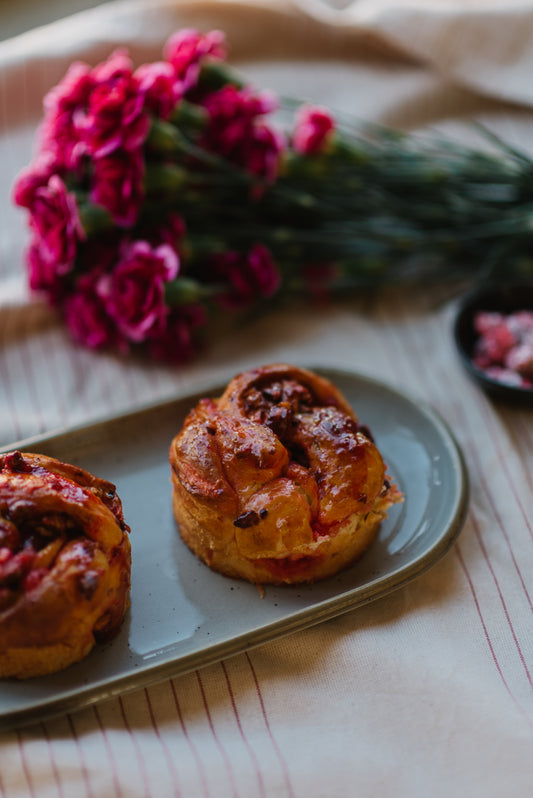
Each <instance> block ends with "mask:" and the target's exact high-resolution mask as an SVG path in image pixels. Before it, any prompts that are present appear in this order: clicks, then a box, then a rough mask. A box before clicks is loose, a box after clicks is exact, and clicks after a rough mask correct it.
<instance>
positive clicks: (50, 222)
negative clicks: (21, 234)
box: [27, 175, 85, 292]
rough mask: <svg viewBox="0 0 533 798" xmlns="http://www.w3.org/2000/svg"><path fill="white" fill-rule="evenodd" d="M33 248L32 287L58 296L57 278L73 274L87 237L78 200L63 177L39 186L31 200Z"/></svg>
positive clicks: (31, 260) (29, 258)
mask: <svg viewBox="0 0 533 798" xmlns="http://www.w3.org/2000/svg"><path fill="white" fill-rule="evenodd" d="M27 199H28V205H27V207H29V210H30V227H31V230H32V244H31V247H30V251H29V254H28V265H29V277H30V286H31V287H32V288H33V289H36V290H44V291H48V290H52V289H53V291H54V292H55V290H56V287H57V280H58V278H60V277H62V276H63V275H65V274H67V273H68V272H70V271H71V269H72V267H73V265H74V260H75V258H76V254H77V247H78V244H79V242H80V241H82V240H84V238H85V234H84V231H83V228H82V225H81V222H80V218H79V214H78V208H77V205H76V198H75V197H74V195H73V194H70V193H69V192H68V191H67V188H66V186H65V184H64V183H63V181H62V180H61V178H60V177H58V176H57V175H52V177H51V178H50V179H49V180H48V183H46V185H42V186H36V187H35V189H34V191H33V193H32V194H31V201H30V199H29V196H28V198H27Z"/></svg>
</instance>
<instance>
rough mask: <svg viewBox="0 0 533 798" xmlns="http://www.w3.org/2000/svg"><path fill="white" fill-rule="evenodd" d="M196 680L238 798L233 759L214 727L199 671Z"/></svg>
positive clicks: (211, 727) (210, 725)
mask: <svg viewBox="0 0 533 798" xmlns="http://www.w3.org/2000/svg"><path fill="white" fill-rule="evenodd" d="M196 679H197V681H198V686H199V688H200V693H201V695H202V701H203V705H204V709H205V713H206V717H207V721H208V723H209V728H210V729H211V734H212V735H213V739H214V741H215V744H216V746H217V748H218V750H219V751H220V755H221V756H222V759H223V761H224V765H225V767H226V771H227V773H228V776H229V780H230V785H231V791H232V793H233V795H234V796H235V798H237V795H238V793H237V785H236V784H235V773H234V772H233V767H232V764H231V759H230V757H229V756H228V753H227V751H226V749H225V748H224V746H223V745H222V743H221V742H220V739H219V737H218V734H217V733H216V729H215V726H214V723H213V717H212V715H211V710H210V709H209V703H208V701H207V696H206V694H205V689H204V685H203V682H202V677H201V675H200V672H199V671H196Z"/></svg>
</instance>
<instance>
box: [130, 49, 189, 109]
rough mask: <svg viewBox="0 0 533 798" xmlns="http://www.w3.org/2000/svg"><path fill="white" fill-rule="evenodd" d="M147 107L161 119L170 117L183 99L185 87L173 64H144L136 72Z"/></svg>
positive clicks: (158, 62) (163, 62)
mask: <svg viewBox="0 0 533 798" xmlns="http://www.w3.org/2000/svg"><path fill="white" fill-rule="evenodd" d="M135 77H136V79H137V81H138V83H139V92H140V94H141V96H143V97H144V104H145V107H146V108H147V109H148V110H149V111H151V112H152V113H153V114H154V115H155V116H157V117H158V118H159V119H168V118H169V116H170V115H171V113H172V111H173V110H174V108H175V107H176V104H177V103H178V101H179V100H180V99H181V97H182V94H183V88H182V85H181V82H180V81H178V80H177V79H176V72H175V70H174V68H173V67H172V65H171V64H169V63H167V62H165V61H157V62H156V63H153V64H142V66H140V67H139V68H138V69H137V71H136V72H135Z"/></svg>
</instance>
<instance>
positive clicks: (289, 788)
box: [245, 652, 294, 798]
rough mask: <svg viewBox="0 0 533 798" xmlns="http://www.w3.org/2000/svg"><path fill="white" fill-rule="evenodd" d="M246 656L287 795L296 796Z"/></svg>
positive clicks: (252, 669)
mask: <svg viewBox="0 0 533 798" xmlns="http://www.w3.org/2000/svg"><path fill="white" fill-rule="evenodd" d="M245 656H246V659H247V661H248V665H249V666H250V671H251V672H252V677H253V680H254V684H255V689H256V692H257V697H258V699H259V704H260V706H261V714H262V716H263V721H264V723H265V727H266V730H267V732H268V736H269V738H270V742H271V743H272V747H273V748H274V751H275V752H276V756H277V758H278V760H279V763H280V765H281V769H282V771H283V777H284V780H285V785H286V787H287V795H288V796H289V798H294V791H293V788H292V784H291V781H290V778H289V769H288V767H287V763H286V762H285V759H284V757H283V755H282V753H281V751H280V748H279V746H278V744H277V742H276V740H275V738H274V735H273V733H272V729H271V727H270V722H269V720H268V715H267V712H266V708H265V702H264V701H263V694H262V692H261V687H260V685H259V679H258V677H257V673H256V671H255V668H254V666H253V663H252V660H251V657H250V654H249V653H248V652H246V654H245Z"/></svg>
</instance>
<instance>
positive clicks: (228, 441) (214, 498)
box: [170, 363, 401, 584]
mask: <svg viewBox="0 0 533 798" xmlns="http://www.w3.org/2000/svg"><path fill="white" fill-rule="evenodd" d="M170 464H171V468H172V485H173V510H174V515H175V518H176V520H177V522H178V525H179V531H180V534H181V536H182V538H183V540H184V541H185V543H186V544H187V545H188V546H189V548H190V549H191V550H192V551H193V552H194V553H195V554H196V555H197V556H198V557H200V559H202V560H203V561H204V562H205V563H206V564H207V565H208V566H209V567H211V568H213V569H214V570H217V571H220V572H222V573H224V574H226V575H228V576H235V577H242V578H244V579H248V580H249V581H252V582H257V583H262V584H268V583H274V584H281V583H297V582H310V581H315V580H317V579H323V578H325V577H326V576H330V575H332V574H334V573H337V572H338V571H339V570H341V569H342V568H344V567H346V566H347V565H349V564H350V563H351V562H353V560H354V559H356V558H357V557H359V556H361V554H362V553H363V552H364V551H365V550H366V549H367V548H368V546H369V545H370V544H371V543H372V541H373V540H374V538H375V536H376V534H377V532H378V529H379V525H380V523H381V521H382V520H383V518H384V517H385V516H386V514H387V510H388V509H389V507H390V506H391V505H392V504H394V503H395V502H397V501H400V500H401V495H400V492H399V491H398V489H397V487H396V486H395V485H391V484H390V482H389V480H388V478H387V477H386V474H385V465H384V463H383V459H382V457H381V454H380V453H379V451H378V449H377V447H376V446H375V444H374V443H373V442H372V440H371V439H370V438H369V437H368V435H367V434H364V432H363V431H362V428H361V427H360V426H359V424H358V420H357V416H356V414H355V413H354V411H353V409H352V408H351V407H350V405H349V404H348V403H347V402H346V400H345V398H344V397H343V396H342V394H341V393H340V392H339V391H338V389H337V388H336V387H335V386H334V385H333V384H332V383H331V382H330V381H328V380H326V379H324V378H323V377H320V376H318V375H316V374H314V373H313V372H311V371H308V370H306V369H301V368H297V367H295V366H291V365H289V364H284V363H282V364H273V365H271V366H265V367H261V368H257V369H253V370H251V371H248V372H244V373H243V374H239V375H237V376H236V377H235V378H234V379H233V380H232V381H231V382H230V383H229V385H228V386H227V388H226V390H225V391H224V393H223V395H222V396H221V397H220V398H218V399H203V400H201V401H200V402H199V404H198V405H197V406H196V407H195V408H194V409H193V410H191V412H190V413H189V415H188V416H187V418H186V420H185V422H184V425H183V427H182V429H181V431H180V432H179V433H178V434H177V435H176V437H175V438H174V440H173V441H172V444H171V447H170Z"/></svg>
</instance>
